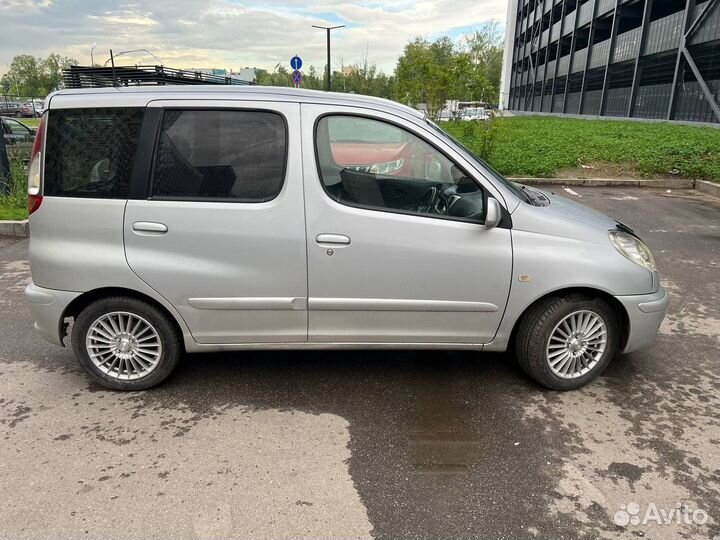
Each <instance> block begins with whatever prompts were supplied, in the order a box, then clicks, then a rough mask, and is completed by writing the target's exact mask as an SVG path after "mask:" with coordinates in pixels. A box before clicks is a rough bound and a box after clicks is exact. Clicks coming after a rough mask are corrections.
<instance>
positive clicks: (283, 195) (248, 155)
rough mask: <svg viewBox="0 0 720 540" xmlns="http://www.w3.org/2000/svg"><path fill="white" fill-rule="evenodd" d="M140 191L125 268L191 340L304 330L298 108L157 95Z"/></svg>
mask: <svg viewBox="0 0 720 540" xmlns="http://www.w3.org/2000/svg"><path fill="white" fill-rule="evenodd" d="M149 107H150V108H151V109H152V108H156V109H161V110H162V117H161V119H160V121H159V128H158V135H157V142H156V148H155V153H154V158H153V162H152V165H151V173H150V179H149V184H150V187H149V190H148V193H147V196H146V197H144V198H141V199H140V200H129V201H128V204H127V209H126V212H125V226H124V234H125V248H126V253H127V260H128V263H129V265H130V267H131V268H132V269H133V271H134V272H135V273H136V274H137V275H138V276H140V278H142V279H143V280H144V281H145V282H146V283H147V284H148V285H150V286H151V287H152V288H153V289H155V290H156V291H157V292H158V293H160V294H161V295H162V296H164V297H165V298H166V299H167V300H168V301H169V302H171V303H172V304H173V305H174V306H175V307H176V308H177V310H178V311H179V312H180V314H181V315H182V317H183V318H184V319H185V321H186V323H187V324H188V327H189V328H190V331H191V332H192V335H193V337H194V338H195V340H196V341H198V342H199V343H263V342H287V341H291V342H292V341H305V340H306V338H307V269H306V256H305V226H304V210H303V185H302V167H301V155H300V106H299V105H298V104H292V103H269V102H261V103H260V102H239V101H220V102H213V104H212V107H208V102H207V101H166V102H163V101H156V102H151V103H150V104H149Z"/></svg>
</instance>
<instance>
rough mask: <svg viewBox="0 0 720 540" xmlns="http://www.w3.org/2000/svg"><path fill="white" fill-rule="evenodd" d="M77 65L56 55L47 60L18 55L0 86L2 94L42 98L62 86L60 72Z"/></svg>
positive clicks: (64, 57) (73, 61)
mask: <svg viewBox="0 0 720 540" xmlns="http://www.w3.org/2000/svg"><path fill="white" fill-rule="evenodd" d="M77 63H78V62H77V60H75V59H73V58H68V57H66V56H60V55H58V54H50V55H49V56H48V57H47V58H36V57H34V56H31V55H29V54H20V55H18V56H16V57H15V58H13V60H12V63H11V64H10V69H9V70H8V72H7V73H6V74H5V75H3V78H2V82H0V84H1V85H2V87H3V92H13V91H14V92H15V93H17V94H18V95H19V96H23V97H44V96H46V95H47V94H49V93H50V92H52V91H53V90H56V89H58V88H60V87H61V86H62V70H63V69H65V68H67V67H69V66H71V65H73V64H77Z"/></svg>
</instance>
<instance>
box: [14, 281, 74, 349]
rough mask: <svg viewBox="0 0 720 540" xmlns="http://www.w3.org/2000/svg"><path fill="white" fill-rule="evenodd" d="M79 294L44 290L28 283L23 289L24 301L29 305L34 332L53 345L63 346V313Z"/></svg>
mask: <svg viewBox="0 0 720 540" xmlns="http://www.w3.org/2000/svg"><path fill="white" fill-rule="evenodd" d="M80 294H81V293H79V292H71V291H58V290H54V289H45V288H43V287H38V286H37V285H35V284H34V283H30V285H28V286H27V287H26V288H25V299H26V300H27V301H28V302H29V303H30V312H31V313H32V317H33V319H34V320H35V330H37V331H38V333H39V334H40V336H41V337H42V338H43V339H45V340H47V341H49V342H50V343H53V344H55V345H60V346H64V344H63V341H62V337H61V336H62V332H61V329H62V323H63V313H65V309H66V308H67V307H68V305H69V304H70V302H72V301H73V300H75V298H77V297H78V296H80Z"/></svg>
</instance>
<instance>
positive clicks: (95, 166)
mask: <svg viewBox="0 0 720 540" xmlns="http://www.w3.org/2000/svg"><path fill="white" fill-rule="evenodd" d="M143 115H144V109H137V108H112V109H66V110H52V111H50V112H49V118H48V127H47V142H46V145H45V175H44V179H43V182H44V188H43V192H44V194H45V195H47V196H51V197H52V196H55V197H93V198H103V199H125V198H127V196H128V192H129V190H130V176H131V175H132V169H133V165H134V163H135V151H136V150H137V145H138V138H139V137H140V127H141V125H142V119H143Z"/></svg>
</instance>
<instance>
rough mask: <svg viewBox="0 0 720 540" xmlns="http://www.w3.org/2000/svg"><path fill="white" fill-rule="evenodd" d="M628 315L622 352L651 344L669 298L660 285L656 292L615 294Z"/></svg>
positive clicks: (663, 316) (665, 310)
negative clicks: (627, 325) (626, 333)
mask: <svg viewBox="0 0 720 540" xmlns="http://www.w3.org/2000/svg"><path fill="white" fill-rule="evenodd" d="M615 298H617V299H618V300H619V301H620V303H621V304H622V305H623V306H624V307H625V311H626V312H627V315H628V321H629V328H628V337H627V340H626V342H625V346H624V347H623V348H622V351H621V352H623V353H627V352H632V351H637V350H638V349H642V348H643V347H647V346H648V345H651V344H652V343H653V342H654V341H655V338H656V337H657V333H658V330H659V329H660V324H662V322H663V319H664V318H665V313H666V312H667V308H668V304H669V302H670V299H669V297H668V294H667V292H666V291H665V289H664V288H663V287H662V286H661V287H660V289H659V290H658V291H657V292H656V293H652V294H641V295H633V296H616V297H615Z"/></svg>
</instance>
